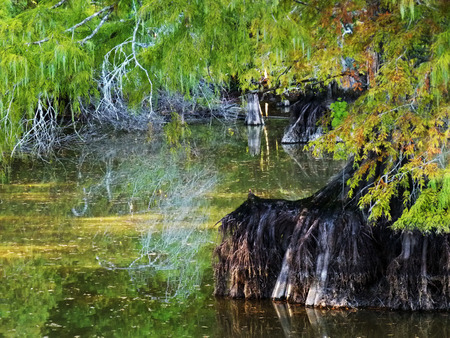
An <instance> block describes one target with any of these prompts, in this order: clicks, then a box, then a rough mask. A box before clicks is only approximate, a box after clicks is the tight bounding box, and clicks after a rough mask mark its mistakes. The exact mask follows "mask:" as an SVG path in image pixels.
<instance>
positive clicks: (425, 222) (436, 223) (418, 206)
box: [393, 170, 450, 232]
mask: <svg viewBox="0 0 450 338" xmlns="http://www.w3.org/2000/svg"><path fill="white" fill-rule="evenodd" d="M393 228H394V229H396V230H398V229H408V230H414V229H417V228H419V229H420V230H422V231H424V232H430V231H432V230H437V231H438V232H450V172H449V171H448V170H447V173H446V174H445V175H444V177H443V178H440V179H434V180H431V181H430V182H429V184H428V187H427V188H425V189H423V190H422V192H421V193H420V195H419V197H418V198H417V201H416V202H415V203H414V204H413V205H412V206H411V208H409V209H408V210H406V211H405V212H404V213H403V214H402V216H401V217H400V219H399V220H397V221H396V222H395V224H394V226H393Z"/></svg>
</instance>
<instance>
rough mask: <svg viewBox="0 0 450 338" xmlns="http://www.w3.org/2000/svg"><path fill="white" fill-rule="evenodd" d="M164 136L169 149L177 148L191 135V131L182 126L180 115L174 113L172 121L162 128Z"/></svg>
mask: <svg viewBox="0 0 450 338" xmlns="http://www.w3.org/2000/svg"><path fill="white" fill-rule="evenodd" d="M164 134H165V136H166V139H167V143H168V144H169V145H170V146H171V147H177V148H178V147H180V146H181V141H182V140H183V139H184V138H186V137H189V136H190V135H191V131H190V129H189V128H188V127H187V126H186V125H184V123H183V121H182V120H181V117H180V115H178V114H177V113H176V112H172V121H171V122H169V123H167V124H166V125H165V126H164Z"/></svg>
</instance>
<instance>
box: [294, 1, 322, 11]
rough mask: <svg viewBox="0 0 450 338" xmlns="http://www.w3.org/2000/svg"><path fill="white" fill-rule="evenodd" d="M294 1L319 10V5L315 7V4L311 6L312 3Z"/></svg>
mask: <svg viewBox="0 0 450 338" xmlns="http://www.w3.org/2000/svg"><path fill="white" fill-rule="evenodd" d="M294 2H296V3H298V4H300V5H303V6H308V7H312V8H314V9H316V10H318V11H320V9H319V7H316V6H313V5H310V4H307V3H306V2H303V1H299V0H294Z"/></svg>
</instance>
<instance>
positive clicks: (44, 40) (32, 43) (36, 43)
mask: <svg viewBox="0 0 450 338" xmlns="http://www.w3.org/2000/svg"><path fill="white" fill-rule="evenodd" d="M48 40H50V38H45V39H42V40H39V41H34V42H27V43H26V45H27V46H29V45H40V44H41V43H44V42H47V41H48Z"/></svg>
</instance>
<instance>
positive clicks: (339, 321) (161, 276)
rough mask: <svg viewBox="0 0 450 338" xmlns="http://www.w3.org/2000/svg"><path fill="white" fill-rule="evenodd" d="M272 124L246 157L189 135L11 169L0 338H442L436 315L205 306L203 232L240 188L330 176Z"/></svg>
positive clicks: (228, 130) (242, 143)
mask: <svg viewBox="0 0 450 338" xmlns="http://www.w3.org/2000/svg"><path fill="white" fill-rule="evenodd" d="M284 123H285V121H271V120H269V121H268V123H267V124H266V127H265V128H263V129H259V130H255V139H256V143H255V145H256V146H255V147H254V148H253V150H250V148H252V147H250V141H249V136H250V134H252V135H253V131H248V130H247V129H246V127H244V126H239V125H234V126H221V125H219V126H212V127H209V126H193V127H192V137H191V139H190V140H189V143H188V147H186V148H185V149H181V150H180V151H173V150H171V149H168V148H167V147H166V146H165V145H164V143H163V142H162V141H161V139H158V138H156V137H153V139H152V141H151V142H147V141H146V135H131V134H125V135H113V136H111V137H110V138H108V139H104V140H100V141H99V142H96V143H92V144H89V145H86V146H85V147H82V148H81V149H75V150H71V151H66V152H64V153H63V154H62V156H61V158H59V159H58V161H55V162H53V163H49V162H40V161H31V160H30V161H28V160H17V161H15V162H13V164H12V167H11V171H10V172H9V173H8V174H7V175H6V176H4V177H3V179H4V182H3V184H2V185H0V231H1V232H0V278H1V280H0V336H7V337H9V336H20V335H22V336H30V337H39V336H53V337H60V336H76V335H81V336H133V337H144V336H145V337H147V336H152V337H168V336H173V337H183V336H188V337H189V336H191V337H202V336H210V337H227V336H228V337H265V336H266V337H268V336H271V337H279V336H280V337H283V336H287V337H290V336H292V337H295V336H298V335H300V336H311V337H314V336H318V335H331V336H342V334H343V333H347V332H350V333H351V334H352V335H353V334H354V335H355V336H356V335H360V336H367V332H369V331H367V332H365V331H364V330H372V329H373V328H375V329H376V330H378V331H379V332H382V333H383V334H384V333H386V334H391V333H392V332H393V333H394V334H395V335H399V336H401V332H400V331H398V332H397V331H392V330H394V329H395V327H394V325H393V324H392V325H391V324H390V323H394V324H395V323H398V325H397V326H398V327H401V328H402V330H405V332H407V334H411V335H413V334H416V331H414V330H415V329H416V328H417V330H421V331H420V332H419V331H417V332H419V333H417V335H419V336H424V337H426V336H427V335H428V336H431V334H432V333H436V334H439V335H441V336H448V335H449V331H448V324H449V320H448V317H447V315H446V314H439V313H438V314H422V315H421V314H419V317H417V316H416V315H417V314H414V315H412V314H403V315H401V316H400V317H395V316H394V315H392V314H390V313H386V312H376V311H371V312H370V311H368V312H361V311H357V312H322V311H317V310H305V309H304V308H302V307H300V306H292V305H286V304H278V303H275V304H272V302H236V301H229V300H225V299H217V300H216V299H214V298H213V297H212V293H213V280H212V267H211V253H212V251H213V248H214V245H215V243H214V242H215V241H217V240H218V235H217V230H216V229H215V228H214V224H215V223H216V221H217V220H219V219H220V218H221V217H223V216H224V215H225V214H226V213H228V212H230V211H232V210H234V209H235V208H236V207H237V206H238V205H240V204H241V203H242V201H244V200H245V198H246V195H247V192H248V189H249V188H252V189H253V190H254V191H255V192H256V193H257V194H259V195H261V196H265V197H273V198H288V199H298V198H302V197H306V196H308V195H310V194H311V193H313V192H314V191H315V190H317V189H319V188H320V187H321V186H323V185H324V184H325V182H326V180H327V179H328V177H329V176H331V175H333V174H334V173H336V172H337V171H338V170H339V168H340V166H341V165H342V164H341V163H339V162H333V161H330V160H329V159H315V158H313V157H311V156H310V155H308V154H306V153H304V152H302V150H301V148H298V147H297V148H295V149H294V148H292V149H290V148H289V149H288V148H286V149H285V150H284V148H282V147H281V146H279V141H280V140H281V137H282V134H283V129H284ZM252 137H253V136H252ZM252 142H253V141H252ZM252 144H253V143H252ZM247 147H248V149H249V150H248V151H246V149H247ZM258 147H259V150H258ZM257 152H258V155H257V154H256V153H257ZM252 155H257V156H252ZM311 311H312V312H311ZM417 318H420V319H417ZM378 321H379V322H378ZM368 323H369V324H370V325H369V324H368ZM437 323H440V326H439V325H438V324H437ZM391 329H392V330H391ZM444 329H445V330H446V331H445V330H444ZM422 333H423V334H422ZM404 336H406V335H404Z"/></svg>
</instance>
